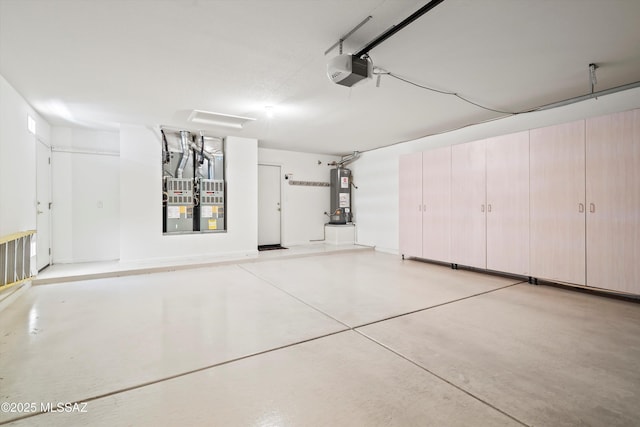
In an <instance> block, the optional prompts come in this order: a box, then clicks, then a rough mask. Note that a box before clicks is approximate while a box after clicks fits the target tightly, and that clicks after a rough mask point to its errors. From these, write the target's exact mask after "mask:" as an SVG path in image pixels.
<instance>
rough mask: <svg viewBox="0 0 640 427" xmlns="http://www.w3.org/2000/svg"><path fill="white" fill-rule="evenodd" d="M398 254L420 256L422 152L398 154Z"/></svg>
mask: <svg viewBox="0 0 640 427" xmlns="http://www.w3.org/2000/svg"><path fill="white" fill-rule="evenodd" d="M399 171H400V173H399V179H398V181H399V185H400V188H399V189H398V194H399V197H400V199H399V206H398V207H399V211H400V222H399V224H398V227H399V247H400V254H401V255H403V256H410V257H419V258H420V257H422V153H411V154H404V155H402V156H400V164H399Z"/></svg>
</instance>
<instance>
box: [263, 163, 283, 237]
mask: <svg viewBox="0 0 640 427" xmlns="http://www.w3.org/2000/svg"><path fill="white" fill-rule="evenodd" d="M260 166H274V167H278V168H280V179H279V181H278V184H279V186H280V236H279V240H280V241H279V242H278V244H280V245H282V243H283V242H282V236H284V223H283V221H282V217H283V213H284V204H283V203H282V194H283V193H284V184H283V179H282V176H283V167H284V165H283V164H282V163H273V162H258V169H259V168H260ZM259 175H260V173H259V172H258V176H259ZM258 194H260V182H258ZM258 215H260V206H258ZM257 237H258V239H257V240H258V241H260V230H258V236H257Z"/></svg>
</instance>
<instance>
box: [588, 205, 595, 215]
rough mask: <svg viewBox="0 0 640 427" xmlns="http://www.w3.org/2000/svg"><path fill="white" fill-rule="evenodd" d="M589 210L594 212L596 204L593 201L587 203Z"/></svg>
mask: <svg viewBox="0 0 640 427" xmlns="http://www.w3.org/2000/svg"><path fill="white" fill-rule="evenodd" d="M589 212H591V213H596V204H595V203H589Z"/></svg>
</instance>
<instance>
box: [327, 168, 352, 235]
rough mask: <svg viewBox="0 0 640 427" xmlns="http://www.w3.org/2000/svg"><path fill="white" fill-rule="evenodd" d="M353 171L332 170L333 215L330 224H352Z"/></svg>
mask: <svg viewBox="0 0 640 427" xmlns="http://www.w3.org/2000/svg"><path fill="white" fill-rule="evenodd" d="M351 219H352V218H351V170H349V169H346V168H343V167H338V168H335V169H331V215H330V220H329V224H346V223H348V222H351Z"/></svg>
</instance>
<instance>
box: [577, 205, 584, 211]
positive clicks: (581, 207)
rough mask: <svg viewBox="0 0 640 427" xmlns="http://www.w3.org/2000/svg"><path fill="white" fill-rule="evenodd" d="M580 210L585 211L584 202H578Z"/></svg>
mask: <svg viewBox="0 0 640 427" xmlns="http://www.w3.org/2000/svg"><path fill="white" fill-rule="evenodd" d="M578 212H580V213H584V204H583V203H578Z"/></svg>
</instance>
